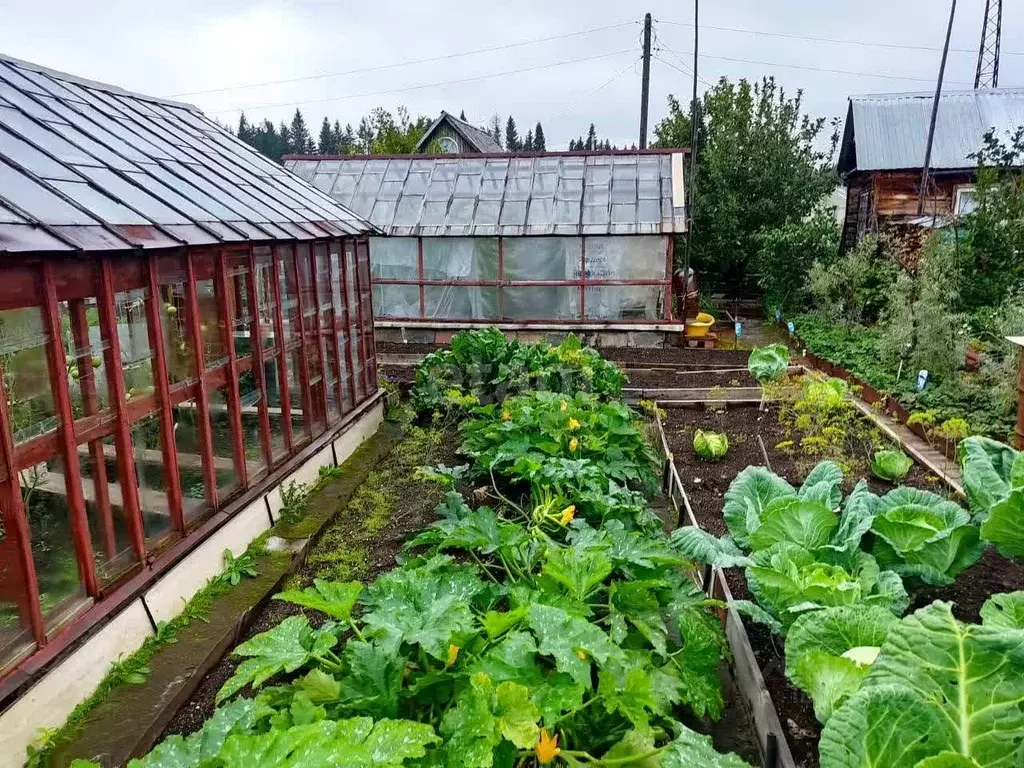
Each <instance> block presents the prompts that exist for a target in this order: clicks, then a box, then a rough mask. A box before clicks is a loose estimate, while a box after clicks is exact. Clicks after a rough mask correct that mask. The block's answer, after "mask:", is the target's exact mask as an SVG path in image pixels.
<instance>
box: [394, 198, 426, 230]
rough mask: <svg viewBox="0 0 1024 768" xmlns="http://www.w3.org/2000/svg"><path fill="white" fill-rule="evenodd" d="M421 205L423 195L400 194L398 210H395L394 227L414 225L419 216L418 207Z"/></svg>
mask: <svg viewBox="0 0 1024 768" xmlns="http://www.w3.org/2000/svg"><path fill="white" fill-rule="evenodd" d="M422 207H423V195H410V194H408V193H406V194H404V195H402V199H401V200H399V201H398V210H397V211H395V220H394V222H393V224H394V226H396V227H414V226H416V223H417V222H418V221H419V218H420V209H421V208H422Z"/></svg>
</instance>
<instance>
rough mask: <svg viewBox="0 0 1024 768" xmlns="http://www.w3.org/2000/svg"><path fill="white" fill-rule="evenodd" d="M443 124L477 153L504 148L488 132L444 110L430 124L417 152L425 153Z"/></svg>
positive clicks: (417, 147)
mask: <svg viewBox="0 0 1024 768" xmlns="http://www.w3.org/2000/svg"><path fill="white" fill-rule="evenodd" d="M442 123H447V124H448V125H450V126H451V128H452V130H453V131H455V132H456V133H458V134H459V135H460V136H461V137H462V138H463V140H464V141H465V142H466V143H467V144H468V145H469V146H470V147H472V148H473V149H475V150H476V151H477V152H501V151H502V147H501V144H499V143H498V142H497V141H495V140H494V137H493V136H491V134H489V133H487V131H483V130H481V129H479V128H477V127H476V126H473V125H470V124H469V123H467V122H466V121H465V120H459V118H457V117H454V116H452V115H450V114H448V113H447V112H445V111H444V110H442V111H441V116H440V117H439V118H437V120H435V121H434V122H432V123H431V124H430V127H429V128H427V130H426V132H425V133H424V134H423V137H422V138H421V139H420V140H419V142H418V143H417V144H416V150H415V151H416V152H424V151H426V149H427V147H429V146H430V142H431V141H433V140H434V134H435V133H436V131H437V129H438V127H439V126H440V125H441V124H442Z"/></svg>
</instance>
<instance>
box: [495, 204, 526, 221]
mask: <svg viewBox="0 0 1024 768" xmlns="http://www.w3.org/2000/svg"><path fill="white" fill-rule="evenodd" d="M525 221H526V202H525V201H524V202H509V201H506V202H505V205H503V206H502V208H501V219H500V220H499V222H498V223H499V224H502V225H512V226H515V225H518V226H522V225H523V222H525Z"/></svg>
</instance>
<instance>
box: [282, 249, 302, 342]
mask: <svg viewBox="0 0 1024 768" xmlns="http://www.w3.org/2000/svg"><path fill="white" fill-rule="evenodd" d="M277 271H278V279H279V280H280V283H281V316H282V318H283V320H284V340H285V342H286V343H290V342H295V341H298V340H299V327H300V326H299V300H298V286H297V284H296V281H295V260H294V258H293V254H292V248H291V246H286V247H284V248H282V249H281V252H280V255H279V256H278V270H277Z"/></svg>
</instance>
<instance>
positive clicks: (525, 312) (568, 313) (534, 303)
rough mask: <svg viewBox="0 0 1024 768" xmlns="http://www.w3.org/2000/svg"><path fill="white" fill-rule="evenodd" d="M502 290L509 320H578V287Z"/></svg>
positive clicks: (513, 288) (536, 287)
mask: <svg viewBox="0 0 1024 768" xmlns="http://www.w3.org/2000/svg"><path fill="white" fill-rule="evenodd" d="M502 290H503V292H504V294H503V295H504V304H505V317H506V318H507V319H509V320H579V316H580V308H579V298H580V291H579V288H576V287H564V288H561V287H551V286H521V287H507V288H503V289H502Z"/></svg>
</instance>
